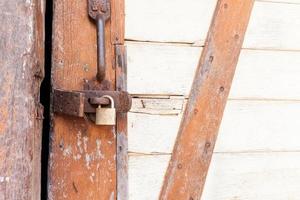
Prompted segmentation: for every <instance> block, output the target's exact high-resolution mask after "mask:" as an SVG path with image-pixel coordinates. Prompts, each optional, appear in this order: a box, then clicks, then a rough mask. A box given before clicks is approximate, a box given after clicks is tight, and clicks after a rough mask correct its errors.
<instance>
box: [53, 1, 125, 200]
mask: <svg viewBox="0 0 300 200" xmlns="http://www.w3.org/2000/svg"><path fill="white" fill-rule="evenodd" d="M117 2H118V1H117V0H116V1H113V2H112V8H115V7H116V6H117V7H118V4H117ZM118 8H119V7H118ZM114 14H116V12H115V11H112V15H114ZM117 19H119V17H117V16H112V17H111V20H113V21H112V22H111V21H108V22H107V24H106V32H105V35H106V63H107V73H106V80H105V81H104V82H103V84H105V88H107V89H109V90H114V89H115V84H116V70H115V67H116V66H115V47H114V44H116V43H117V42H116V37H119V36H117V35H118V34H116V31H118V30H119V28H118V27H117V26H119V24H120V22H115V21H114V20H117ZM111 28H112V29H111ZM53 30H54V33H53V66H52V84H53V87H54V88H60V89H68V90H72V89H75V90H82V89H83V86H84V83H85V79H86V80H89V81H90V82H92V81H95V76H96V62H97V59H96V52H97V51H96V26H95V24H94V23H93V21H92V20H90V19H89V17H88V13H87V1H76V2H75V1H72V0H65V1H60V0H55V1H54V25H53ZM119 39H122V38H121V37H120V38H119ZM52 125H53V128H52V132H51V134H50V135H51V149H50V164H49V199H50V200H52V199H55V200H56V199H116V196H117V192H116V189H117V185H116V179H117V175H116V146H117V144H116V132H115V127H109V126H107V127H105V126H95V125H94V124H93V123H92V122H90V121H89V120H87V119H80V118H72V117H68V116H60V115H58V114H53V117H52Z"/></svg>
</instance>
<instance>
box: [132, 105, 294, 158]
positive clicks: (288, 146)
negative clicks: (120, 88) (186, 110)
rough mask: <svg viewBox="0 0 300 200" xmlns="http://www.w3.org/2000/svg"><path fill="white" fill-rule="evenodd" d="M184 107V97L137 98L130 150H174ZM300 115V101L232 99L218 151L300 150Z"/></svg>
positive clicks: (224, 120) (168, 152) (228, 106)
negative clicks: (182, 98) (299, 130)
mask: <svg viewBox="0 0 300 200" xmlns="http://www.w3.org/2000/svg"><path fill="white" fill-rule="evenodd" d="M143 105H144V107H142V106H143ZM182 110H183V100H180V99H177V100H175V99H134V103H133V108H132V110H131V113H129V119H128V120H129V121H128V126H129V151H130V152H138V153H145V154H150V153H156V152H160V153H164V154H165V153H167V154H170V153H171V152H172V148H173V145H174V142H175V139H176V134H177V132H178V128H179V124H180V120H181V116H182V114H181V113H182ZM298 116H300V102H297V101H296V102H294V101H245V100H243V101H237V100H233V101H228V103H227V105H226V109H225V112H224V116H223V119H222V123H221V126H220V130H219V136H218V140H217V144H216V147H215V152H274V151H275V152H279V151H283V152H286V151H300V144H299V142H298V141H299V140H300V136H299V134H296V132H297V131H296V130H298V129H299V128H298V127H299V124H300V119H299V117H298ZM141 133H142V134H141ZM145 141H147V142H145ZM282 141H284V142H282Z"/></svg>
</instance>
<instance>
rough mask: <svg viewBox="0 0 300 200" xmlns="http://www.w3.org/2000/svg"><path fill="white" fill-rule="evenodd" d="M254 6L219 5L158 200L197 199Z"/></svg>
mask: <svg viewBox="0 0 300 200" xmlns="http://www.w3.org/2000/svg"><path fill="white" fill-rule="evenodd" d="M252 6H253V0H239V1H237V0H219V1H218V3H217V6H216V10H215V13H214V17H213V19H212V22H211V26H210V29H209V32H208V36H207V39H206V42H205V47H204V49H203V52H202V55H201V58H200V61H199V64H198V67H197V70H196V73H195V77H194V82H193V85H192V89H191V93H190V95H189V97H190V98H189V101H188V103H187V107H186V109H185V113H184V116H183V119H182V122H181V125H180V128H179V131H178V136H177V139H176V143H175V146H174V149H173V153H172V157H171V161H170V163H169V167H168V170H167V173H166V176H165V181H164V185H163V187H162V190H161V194H160V199H162V200H164V199H165V200H167V199H199V198H201V194H202V191H203V187H204V183H205V178H206V174H207V171H208V167H209V164H210V160H211V156H212V153H213V149H214V145H215V142H216V138H217V134H218V129H219V126H220V124H221V120H222V115H223V111H224V108H225V105H226V101H227V97H228V94H229V91H230V87H231V82H232V79H233V75H234V72H235V68H236V65H237V62H238V58H239V54H240V49H241V47H242V43H243V39H244V35H245V32H246V29H247V25H248V21H249V18H250V14H251V10H252Z"/></svg>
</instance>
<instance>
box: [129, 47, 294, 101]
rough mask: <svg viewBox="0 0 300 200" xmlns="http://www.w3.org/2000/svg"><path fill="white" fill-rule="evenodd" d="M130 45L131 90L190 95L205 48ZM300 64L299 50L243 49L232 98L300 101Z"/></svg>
mask: <svg viewBox="0 0 300 200" xmlns="http://www.w3.org/2000/svg"><path fill="white" fill-rule="evenodd" d="M127 46H128V65H129V70H128V90H129V91H130V92H131V93H133V94H152V95H154V94H162V95H175V94H176V95H185V96H187V95H188V93H189V90H190V87H191V83H192V79H193V74H194V71H195V69H196V64H197V60H198V55H199V53H200V52H201V49H202V48H199V47H191V46H187V45H174V44H158V43H139V42H127ZM299 65H300V52H298V51H269V50H248V49H244V50H242V52H241V55H240V59H239V62H238V66H237V69H236V74H235V76H234V81H233V85H232V89H231V92H230V95H229V98H234V99H237V98H238V99H293V100H295V99H298V100H300V84H298V82H299V74H300V68H299V67H298V66H299ZM282 80H284V81H282ZM150 85H151V87H149V86H150Z"/></svg>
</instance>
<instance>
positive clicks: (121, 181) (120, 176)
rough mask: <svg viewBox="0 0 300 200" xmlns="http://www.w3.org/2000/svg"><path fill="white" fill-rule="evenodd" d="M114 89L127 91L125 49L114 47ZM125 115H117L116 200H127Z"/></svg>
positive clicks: (120, 46)
mask: <svg viewBox="0 0 300 200" xmlns="http://www.w3.org/2000/svg"><path fill="white" fill-rule="evenodd" d="M116 54H117V56H116V87H117V90H119V91H127V64H126V62H127V61H126V56H127V55H126V47H124V45H116ZM127 153H128V132H127V113H117V199H118V200H128V154H127Z"/></svg>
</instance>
